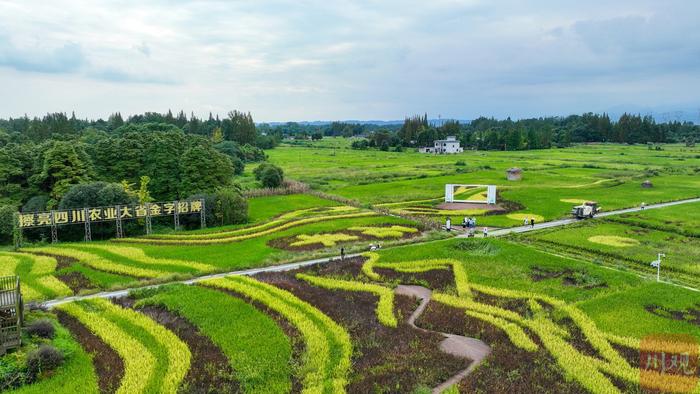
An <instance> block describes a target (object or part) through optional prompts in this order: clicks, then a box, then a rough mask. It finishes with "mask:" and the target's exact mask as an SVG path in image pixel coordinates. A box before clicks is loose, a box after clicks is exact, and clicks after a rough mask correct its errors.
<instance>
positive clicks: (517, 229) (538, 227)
mask: <svg viewBox="0 0 700 394" xmlns="http://www.w3.org/2000/svg"><path fill="white" fill-rule="evenodd" d="M693 202H700V198H690V199H687V200H678V201H670V202H663V203H658V204H651V205H647V206H645V207H644V209H642V208H641V207H634V208H625V209H618V210H616V211H608V212H601V213H599V214H597V215H596V216H595V217H594V218H593V219H588V220H595V219H596V218H602V217H606V216H614V215H622V214H625V213H632V212H640V211H644V210H647V209H657V208H664V207H671V206H674V205H681V204H688V203H693ZM580 220H586V219H574V218H571V219H559V220H552V221H551V222H543V223H535V226H534V227H533V226H519V227H509V228H503V229H498V230H493V231H489V237H499V236H503V235H508V234H519V233H526V232H529V231H536V230H542V229H546V228H552V227H561V226H566V225H567V224H573V223H576V222H579V221H580ZM457 237H458V238H466V237H467V234H460V235H458V236H457Z"/></svg>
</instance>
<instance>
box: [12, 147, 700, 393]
mask: <svg viewBox="0 0 700 394" xmlns="http://www.w3.org/2000/svg"><path fill="white" fill-rule="evenodd" d="M347 148H348V143H347V141H345V140H342V139H324V140H322V142H321V145H316V144H315V143H314V144H310V147H298V146H295V147H284V146H282V147H278V148H276V149H274V150H271V151H269V152H268V154H269V156H270V160H271V161H273V162H275V163H276V164H279V165H281V166H282V167H283V168H284V169H285V172H286V174H287V175H288V176H289V177H291V178H293V179H296V180H300V181H304V182H307V183H309V184H312V185H314V186H315V187H316V188H318V189H321V190H322V191H324V192H325V193H328V194H333V195H337V196H340V197H344V198H349V199H352V200H356V201H357V204H353V205H345V204H344V203H339V202H337V201H336V200H334V199H328V198H322V197H318V196H317V195H312V194H292V195H274V196H266V197H257V198H252V199H249V208H250V213H249V216H250V221H249V223H246V224H243V225H236V226H225V227H211V228H206V229H202V230H195V231H182V232H171V233H162V234H152V235H150V236H146V237H133V238H125V239H119V240H116V239H115V240H112V241H105V242H92V243H58V244H51V245H27V246H25V247H24V248H21V249H19V250H4V251H1V252H0V269H1V270H2V274H3V275H19V277H20V278H21V280H22V291H23V296H24V299H25V301H27V302H29V303H32V302H36V303H39V302H42V301H45V300H57V299H58V300H61V299H63V301H60V302H54V303H52V304H51V306H52V308H51V309H49V310H41V309H32V308H29V307H27V310H28V312H27V314H26V326H27V327H33V326H34V325H38V324H39V322H43V324H47V322H48V324H49V325H50V326H51V327H53V333H52V335H50V336H41V335H37V334H36V332H37V331H36V330H29V329H28V330H26V332H25V333H23V343H24V345H23V346H22V347H21V348H20V349H19V350H17V351H14V352H11V353H8V354H7V355H5V356H2V357H0V382H2V384H3V386H2V387H0V389H1V390H2V391H4V392H9V393H47V392H55V393H76V392H80V393H156V392H159V393H209V392H216V393H290V392H291V393H298V392H303V393H344V392H348V393H430V392H447V393H473V392H477V393H513V392H518V393H526V392H527V393H530V392H537V393H586V392H590V393H618V392H620V393H627V392H633V393H639V392H691V393H700V385H698V379H700V369H698V368H697V365H698V364H697V360H698V353H699V351H700V347H699V345H698V343H700V292H699V291H698V290H697V289H698V287H700V280H699V279H698V278H700V268H699V267H700V243H699V242H698V237H699V236H700V234H699V233H698V228H699V227H700V203H689V204H683V205H677V206H671V207H666V208H659V209H648V210H645V211H638V212H632V213H627V214H623V215H615V216H608V217H605V218H596V219H592V220H585V221H579V222H578V223H575V224H572V225H568V226H563V227H556V228H550V229H546V230H538V231H531V232H528V233H525V234H522V235H517V236H508V237H499V238H490V237H489V238H466V237H455V233H454V232H450V233H448V232H446V231H441V230H435V229H431V228H429V227H427V226H426V224H425V222H424V221H423V220H421V217H427V218H432V219H438V220H442V219H443V218H444V216H445V215H452V216H456V217H458V216H459V215H462V214H463V215H465V216H476V217H477V219H478V223H479V226H482V225H488V226H493V227H510V226H516V225H521V224H522V223H523V219H524V218H526V217H530V218H536V219H537V221H538V222H539V221H547V220H552V219H557V218H562V217H566V216H567V215H568V212H569V210H570V209H571V206H572V205H575V204H578V203H580V202H581V201H584V200H591V199H593V200H596V201H598V202H599V203H600V204H601V205H602V206H603V208H604V209H606V210H613V209H617V208H624V207H632V206H637V205H639V204H640V203H641V202H645V203H647V204H651V203H654V202H658V201H670V200H680V199H686V198H691V197H696V196H698V194H700V173H699V172H698V169H699V168H700V151H698V150H697V149H696V150H691V149H692V148H685V147H681V146H666V147H664V149H665V150H664V151H651V150H648V149H647V148H646V147H637V146H615V145H595V146H581V147H574V148H570V149H555V150H551V151H544V152H543V151H540V152H537V151H532V152H466V153H464V154H462V155H456V156H430V155H427V156H426V155H418V154H417V153H412V152H378V151H354V150H351V149H347ZM459 161H461V162H463V164H459V165H458V164H456V163H457V162H459ZM310 164H311V165H310ZM513 166H518V167H521V168H523V169H524V177H523V180H522V181H517V182H508V181H506V180H505V169H507V168H509V167H513ZM646 179H649V180H651V181H652V183H653V185H654V187H653V188H651V189H642V188H641V186H640V184H641V182H642V181H644V180H646ZM445 183H459V184H474V183H478V184H481V183H494V184H497V185H498V187H499V189H500V195H499V198H501V199H502V201H505V202H506V203H504V209H503V210H501V211H498V212H460V213H459V214H455V213H454V210H449V209H447V210H446V211H449V212H442V210H443V208H440V207H439V205H440V203H441V202H442V197H441V195H442V193H443V190H444V184H445ZM472 192H473V193H472ZM464 193H466V194H468V195H469V196H470V199H472V198H471V196H472V195H480V194H481V193H482V190H465V191H464ZM337 200H339V201H340V199H337ZM370 244H373V245H376V244H381V245H382V248H380V249H377V250H372V251H370V250H369V245H370ZM341 247H342V248H343V249H344V251H345V252H346V255H347V256H346V257H345V258H344V259H342V260H341V259H340V258H339V254H340V248H341ZM656 253H665V254H666V257H665V259H664V260H663V263H662V271H661V272H662V275H661V276H662V277H661V279H662V281H660V282H657V281H656V277H655V273H656V271H655V269H654V268H652V267H650V266H649V262H650V261H651V260H653V259H655V258H656ZM331 257H332V258H334V260H333V261H330V262H324V263H321V264H313V265H305V266H303V267H297V268H293V269H289V270H285V271H279V270H278V271H267V272H255V273H251V274H250V275H239V274H230V272H232V271H238V270H245V269H249V268H260V267H271V266H274V265H278V264H282V263H289V262H294V261H304V260H310V259H317V258H324V259H325V258H331ZM215 273H221V275H216V276H208V277H204V278H199V279H197V280H196V281H194V282H190V281H188V282H187V283H184V282H183V280H185V279H193V278H198V277H202V276H204V275H210V274H215ZM152 285H153V286H152ZM122 288H124V289H129V290H128V291H126V292H121V293H119V294H115V296H114V297H110V298H103V297H92V296H89V295H91V294H93V293H96V292H100V291H108V290H113V289H122ZM74 295H88V297H80V298H79V299H72V298H65V297H69V296H74ZM48 345H50V346H53V347H54V348H55V349H58V351H59V352H60V353H61V355H62V357H61V360H60V362H59V363H57V364H54V365H52V366H51V367H50V368H48V367H47V368H44V369H40V370H39V371H38V372H36V371H35V370H32V371H34V372H31V373H30V372H29V370H23V369H22V368H23V367H22V366H23V365H25V364H28V361H27V360H29V359H33V358H35V354H36V353H37V352H39V351H40V350H41V349H42V348H44V347H46V346H48ZM667 348H669V349H672V350H673V351H675V352H676V353H674V354H675V355H676V356H678V357H680V358H678V357H677V358H676V361H677V363H676V367H678V365H682V366H683V369H678V368H676V371H680V372H679V373H675V374H669V372H668V371H667V370H661V369H659V368H656V369H655V368H652V367H650V366H649V364H648V360H651V359H650V358H649V356H650V355H653V354H657V353H658V352H659V351H660V350H659V349H662V350H664V351H665V349H667ZM684 357H685V358H684ZM686 361H687V362H686ZM694 362H695V364H693V363H694ZM679 363H680V364H679ZM684 363H685V364H684Z"/></svg>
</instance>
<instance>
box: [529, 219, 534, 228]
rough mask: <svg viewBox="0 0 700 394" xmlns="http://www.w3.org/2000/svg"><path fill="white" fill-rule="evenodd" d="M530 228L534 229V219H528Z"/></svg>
mask: <svg viewBox="0 0 700 394" xmlns="http://www.w3.org/2000/svg"><path fill="white" fill-rule="evenodd" d="M530 227H532V228H535V218H530Z"/></svg>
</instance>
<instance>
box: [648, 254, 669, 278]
mask: <svg viewBox="0 0 700 394" xmlns="http://www.w3.org/2000/svg"><path fill="white" fill-rule="evenodd" d="M662 257H666V255H665V254H663V253H659V254H658V255H657V256H656V260H654V261H652V262H651V266H652V267H656V281H657V282H658V281H660V280H661V278H660V277H661V258H662Z"/></svg>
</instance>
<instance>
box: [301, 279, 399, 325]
mask: <svg viewBox="0 0 700 394" xmlns="http://www.w3.org/2000/svg"><path fill="white" fill-rule="evenodd" d="M296 277H297V278H298V279H302V280H305V281H307V282H309V283H310V284H312V285H314V286H319V287H323V288H325V289H331V290H345V291H361V292H369V293H372V294H374V295H376V296H378V297H379V302H378V303H377V309H376V312H377V319H378V320H379V322H380V323H382V324H383V325H385V326H387V327H396V325H397V324H398V323H397V321H396V316H395V315H394V291H393V290H392V289H390V288H387V287H384V286H379V285H375V284H372V283H364V282H353V281H347V280H340V279H332V278H321V277H318V276H311V275H306V274H297V275H296Z"/></svg>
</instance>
